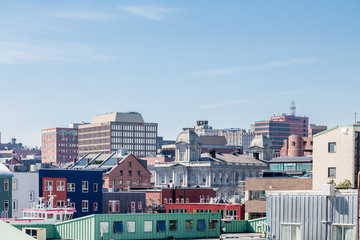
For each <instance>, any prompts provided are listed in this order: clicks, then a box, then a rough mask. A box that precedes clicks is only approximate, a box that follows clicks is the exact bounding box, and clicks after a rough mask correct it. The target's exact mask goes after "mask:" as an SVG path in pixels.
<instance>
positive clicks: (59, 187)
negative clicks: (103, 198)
mask: <svg viewBox="0 0 360 240" xmlns="http://www.w3.org/2000/svg"><path fill="white" fill-rule="evenodd" d="M81 185H82V192H83V193H88V192H89V182H88V181H82V184H81ZM44 190H45V191H53V181H51V180H46V181H45V186H44ZM56 191H60V192H61V191H65V181H56ZM67 191H68V192H75V183H68V184H67ZM97 191H98V184H97V183H94V184H93V192H97Z"/></svg>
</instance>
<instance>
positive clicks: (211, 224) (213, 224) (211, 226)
mask: <svg viewBox="0 0 360 240" xmlns="http://www.w3.org/2000/svg"><path fill="white" fill-rule="evenodd" d="M218 221H219V220H217V219H210V220H209V230H216V223H217V222H218Z"/></svg>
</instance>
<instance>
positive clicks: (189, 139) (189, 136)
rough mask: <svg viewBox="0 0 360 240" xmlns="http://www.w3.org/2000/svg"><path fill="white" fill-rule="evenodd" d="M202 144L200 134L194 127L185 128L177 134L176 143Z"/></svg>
mask: <svg viewBox="0 0 360 240" xmlns="http://www.w3.org/2000/svg"><path fill="white" fill-rule="evenodd" d="M178 143H185V144H201V141H200V137H199V135H197V134H196V132H194V129H192V128H183V131H182V132H181V133H180V134H179V136H177V138H176V143H175V144H178Z"/></svg>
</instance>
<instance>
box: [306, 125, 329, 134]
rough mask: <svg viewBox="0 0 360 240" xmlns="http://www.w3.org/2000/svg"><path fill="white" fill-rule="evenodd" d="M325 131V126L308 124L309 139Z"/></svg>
mask: <svg viewBox="0 0 360 240" xmlns="http://www.w3.org/2000/svg"><path fill="white" fill-rule="evenodd" d="M326 130H327V126H324V125H315V124H310V125H309V137H313V136H314V135H315V134H318V133H320V132H322V131H326Z"/></svg>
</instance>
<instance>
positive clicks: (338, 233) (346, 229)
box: [332, 225, 356, 240]
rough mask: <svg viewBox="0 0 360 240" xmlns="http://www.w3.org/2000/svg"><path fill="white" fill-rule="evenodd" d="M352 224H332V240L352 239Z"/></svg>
mask: <svg viewBox="0 0 360 240" xmlns="http://www.w3.org/2000/svg"><path fill="white" fill-rule="evenodd" d="M355 233H356V231H355V230H354V226H352V225H333V237H332V239H333V240H348V239H354V234H355Z"/></svg>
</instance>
